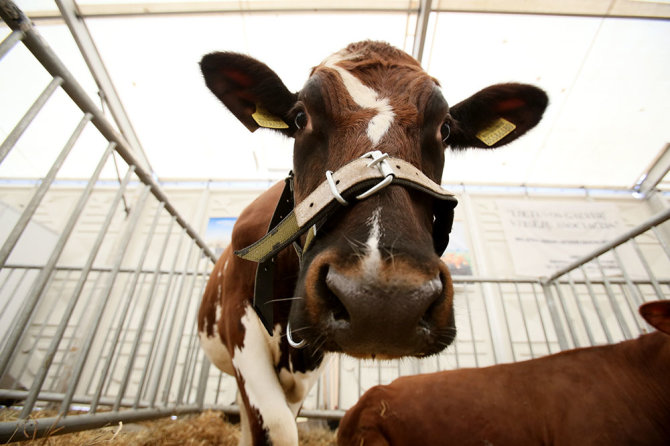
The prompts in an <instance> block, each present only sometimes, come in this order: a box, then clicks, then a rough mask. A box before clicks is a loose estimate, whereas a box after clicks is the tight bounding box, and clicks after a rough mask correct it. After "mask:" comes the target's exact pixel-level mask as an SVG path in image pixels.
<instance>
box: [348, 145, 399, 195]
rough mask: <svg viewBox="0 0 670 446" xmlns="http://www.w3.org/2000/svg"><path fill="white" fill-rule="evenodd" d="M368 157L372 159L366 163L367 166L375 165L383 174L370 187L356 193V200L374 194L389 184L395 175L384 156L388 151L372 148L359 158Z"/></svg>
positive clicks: (386, 155)
mask: <svg viewBox="0 0 670 446" xmlns="http://www.w3.org/2000/svg"><path fill="white" fill-rule="evenodd" d="M367 157H370V158H372V161H370V162H369V163H368V167H375V166H376V167H377V168H378V169H379V172H380V173H381V174H382V175H384V179H383V180H381V181H380V182H379V183H377V184H375V185H374V186H372V187H371V188H370V189H368V190H367V191H365V192H363V193H362V194H360V195H358V196H357V197H356V199H357V200H364V199H366V198H368V197H369V196H370V195H372V194H375V193H377V192H379V191H380V190H382V189H384V188H385V187H386V186H388V185H389V184H391V182H392V181H393V178H394V177H395V173H394V172H393V168H392V167H391V165H390V164H389V163H388V161H386V158H388V157H389V154H388V153H382V152H381V151H379V150H373V151H371V152H368V153H366V154H365V155H363V156H361V158H367Z"/></svg>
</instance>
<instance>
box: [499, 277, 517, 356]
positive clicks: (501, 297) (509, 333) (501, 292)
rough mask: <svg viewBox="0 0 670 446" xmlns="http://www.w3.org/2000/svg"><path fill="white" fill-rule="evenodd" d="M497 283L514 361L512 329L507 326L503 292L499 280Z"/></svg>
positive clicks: (507, 320)
mask: <svg viewBox="0 0 670 446" xmlns="http://www.w3.org/2000/svg"><path fill="white" fill-rule="evenodd" d="M497 285H498V293H499V294H500V303H501V305H502V313H503V318H504V319H505V328H506V329H507V341H508V343H509V347H510V350H511V352H512V360H514V361H516V360H517V359H516V351H515V350H514V342H513V341H512V330H510V328H509V319H508V317H507V309H506V306H505V293H504V292H503V290H502V287H501V286H500V282H499V283H497Z"/></svg>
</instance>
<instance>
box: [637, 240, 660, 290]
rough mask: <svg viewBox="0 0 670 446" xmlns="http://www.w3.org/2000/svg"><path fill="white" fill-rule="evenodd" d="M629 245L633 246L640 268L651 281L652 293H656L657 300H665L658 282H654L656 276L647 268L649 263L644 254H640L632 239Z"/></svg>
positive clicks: (640, 251) (638, 247)
mask: <svg viewBox="0 0 670 446" xmlns="http://www.w3.org/2000/svg"><path fill="white" fill-rule="evenodd" d="M630 243H631V245H633V248H634V249H635V253H636V254H637V256H638V258H639V259H640V263H642V266H643V267H644V270H645V271H646V272H647V276H648V277H649V280H650V281H651V285H652V286H653V287H654V291H655V292H656V296H658V298H659V299H661V300H663V299H665V295H664V294H663V291H662V290H661V287H660V286H659V284H658V281H657V280H656V276H654V273H653V272H652V271H651V267H650V266H649V263H648V262H647V259H646V258H645V257H644V254H642V250H641V249H640V246H639V245H638V244H637V242H636V241H635V239H634V238H631V239H630Z"/></svg>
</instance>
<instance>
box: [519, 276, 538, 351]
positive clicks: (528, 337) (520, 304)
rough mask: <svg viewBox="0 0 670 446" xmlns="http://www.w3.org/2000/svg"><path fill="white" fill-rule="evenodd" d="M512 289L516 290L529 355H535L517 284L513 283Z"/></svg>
mask: <svg viewBox="0 0 670 446" xmlns="http://www.w3.org/2000/svg"><path fill="white" fill-rule="evenodd" d="M514 291H515V292H516V301H517V302H518V304H519V311H520V312H521V321H522V322H523V330H524V332H525V333H526V339H527V340H528V348H529V349H530V357H531V358H534V357H535V350H534V349H533V341H532V340H531V339H530V332H529V331H528V323H527V322H526V312H525V311H524V309H523V302H521V294H520V293H519V285H518V284H516V283H515V284H514Z"/></svg>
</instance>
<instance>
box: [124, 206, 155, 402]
mask: <svg viewBox="0 0 670 446" xmlns="http://www.w3.org/2000/svg"><path fill="white" fill-rule="evenodd" d="M163 206H164V203H159V205H158V207H157V208H156V214H155V215H154V220H153V222H152V223H151V228H150V230H149V233H148V234H147V238H146V241H145V244H144V248H143V251H142V254H141V256H140V260H139V261H138V262H137V269H136V271H135V273H136V274H135V280H134V281H133V286H132V287H131V290H130V295H131V296H133V297H135V285H136V283H137V280H136V279H137V277H138V273H139V271H140V270H141V269H142V265H143V264H144V261H145V260H146V257H147V253H148V252H149V246H151V241H152V239H153V236H154V233H155V231H156V225H157V223H158V218H159V217H160V213H161V211H162V210H163ZM162 261H163V259H162V258H160V259H158V264H159V265H160V264H161V262H162ZM157 278H158V277H157V276H154V281H153V284H152V289H151V290H150V292H149V294H148V295H147V298H146V303H145V304H144V310H143V311H142V316H141V318H140V322H139V325H138V327H137V336H135V342H134V343H133V347H132V349H131V352H130V354H129V355H128V358H129V360H128V365H127V366H126V371H125V373H124V376H123V379H122V381H121V387H120V389H119V390H118V395H117V397H116V402H115V403H114V407H113V408H112V410H114V411H117V410H119V407H120V405H121V398H123V395H125V393H126V389H127V387H128V381H129V380H130V375H131V373H132V371H133V365H134V364H135V359H136V358H137V349H138V348H139V346H140V341H141V340H142V336H143V335H144V332H143V330H144V325H145V323H146V320H147V316H148V315H149V308H150V307H151V302H152V300H153V297H154V293H153V292H154V290H155V287H156V281H157ZM124 319H125V315H124Z"/></svg>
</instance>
